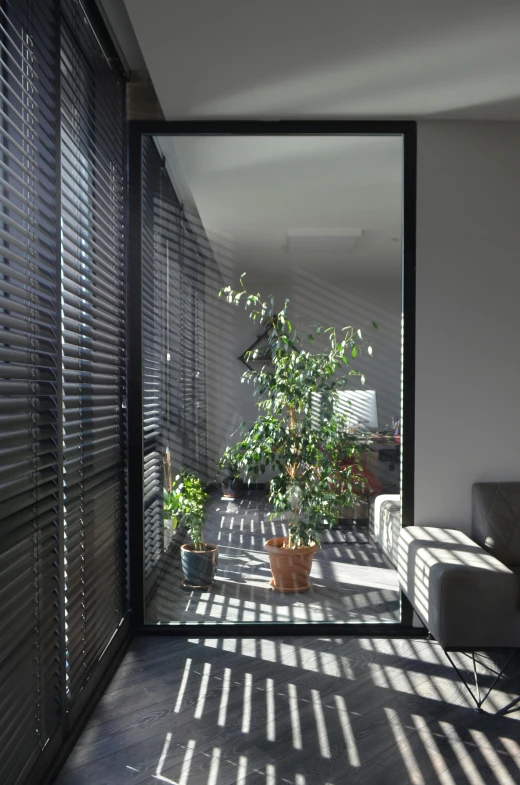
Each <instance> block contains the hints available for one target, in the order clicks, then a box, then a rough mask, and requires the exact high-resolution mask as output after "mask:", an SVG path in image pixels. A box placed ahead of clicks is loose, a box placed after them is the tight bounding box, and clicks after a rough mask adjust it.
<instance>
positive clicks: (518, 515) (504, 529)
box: [472, 482, 520, 566]
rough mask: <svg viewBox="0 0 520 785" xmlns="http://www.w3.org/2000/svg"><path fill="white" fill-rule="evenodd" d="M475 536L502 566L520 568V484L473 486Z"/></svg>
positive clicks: (495, 483)
mask: <svg viewBox="0 0 520 785" xmlns="http://www.w3.org/2000/svg"><path fill="white" fill-rule="evenodd" d="M472 503H473V504H472V506H473V515H472V524H473V529H472V536H473V539H474V540H475V542H478V544H479V545H481V546H482V547H483V548H485V549H486V550H487V552H488V553H491V554H492V556H494V557H495V558H496V559H499V560H500V561H501V562H503V564H507V565H508V566H511V565H520V482H477V483H475V484H474V485H473V498H472Z"/></svg>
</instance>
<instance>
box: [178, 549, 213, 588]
mask: <svg viewBox="0 0 520 785" xmlns="http://www.w3.org/2000/svg"><path fill="white" fill-rule="evenodd" d="M181 566H182V571H183V573H184V578H185V580H186V585H187V586H193V587H195V588H198V589H206V588H208V586H211V584H212V583H213V579H214V577H215V573H216V571H217V566H218V546H217V545H206V548H205V550H203V551H196V550H194V546H193V543H191V542H185V543H184V545H182V546H181Z"/></svg>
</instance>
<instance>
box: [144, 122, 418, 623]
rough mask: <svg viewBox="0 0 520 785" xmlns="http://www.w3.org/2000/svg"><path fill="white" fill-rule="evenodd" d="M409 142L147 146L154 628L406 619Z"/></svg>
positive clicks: (301, 140) (148, 572) (147, 541)
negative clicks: (402, 588) (402, 584)
mask: <svg viewBox="0 0 520 785" xmlns="http://www.w3.org/2000/svg"><path fill="white" fill-rule="evenodd" d="M406 132H407V129H397V130H396V131H394V132H392V133H371V134H367V133H357V134H356V133H349V134H313V133H309V134H305V135H303V134H302V135H294V134H286V133H284V134H279V135H277V134H274V133H270V134H268V135H256V134H253V133H247V134H244V135H240V134H234V135H229V134H227V135H223V134H209V133H200V134H197V133H190V134H186V133H173V134H164V133H161V134H160V135H153V134H143V135H142V136H141V139H140V166H141V178H140V207H141V215H140V280H141V292H140V295H141V322H142V324H141V330H142V342H141V348H142V357H141V363H142V379H141V396H142V398H141V403H142V410H141V411H142V445H143V455H142V474H143V479H142V517H143V524H142V525H143V532H142V561H143V566H142V575H141V578H142V583H143V585H144V609H143V614H144V622H145V623H146V624H153V625H157V624H167V625H184V624H195V625H197V624H218V625H226V624H227V625H233V624H240V623H241V624H262V623H266V624H297V625H301V624H320V623H321V624H327V625H330V624H331V623H332V624H362V623H363V624H366V623H369V624H380V623H381V624H386V625H392V624H394V625H395V624H399V623H400V622H401V597H400V592H399V586H398V579H397V573H396V563H397V538H398V534H399V530H400V528H401V525H402V517H403V516H402V508H403V485H404V490H405V491H406V487H407V486H406V479H407V478H406V473H407V464H406V460H405V461H404V472H403V471H402V465H403V462H402V456H404V457H405V456H406V442H404V438H405V436H404V434H406V425H407V416H408V411H407V410H406V401H405V408H404V410H403V390H402V380H403V356H404V357H406V351H405V352H404V355H403V348H405V349H406V347H405V346H404V345H403V269H405V268H406V265H404V266H403V256H404V251H405V244H404V232H403V225H404V216H405V212H406V199H407V198H408V199H409V198H410V196H408V197H407V196H406V188H405V175H404V171H405V162H404V158H405V153H404V150H405V136H406ZM410 420H411V417H410ZM409 485H410V482H409V478H408V487H409ZM134 492H135V490H134ZM203 496H204V497H205V498H203ZM134 498H136V497H134ZM405 503H406V500H405ZM135 520H136V519H135V518H134V526H135ZM134 537H135V534H134Z"/></svg>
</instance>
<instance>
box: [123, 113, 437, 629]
mask: <svg viewBox="0 0 520 785" xmlns="http://www.w3.org/2000/svg"><path fill="white" fill-rule="evenodd" d="M308 135H324V136H327V135H329V136H334V135H346V136H348V135H358V136H359V135H360V136H386V135H388V136H400V137H401V138H402V139H403V162H404V183H403V264H402V312H403V348H402V374H403V380H402V406H403V410H404V411H406V426H405V427H404V428H403V435H402V456H403V457H402V470H403V474H402V488H401V491H402V507H401V512H402V525H403V526H411V525H413V519H414V486H415V479H414V466H415V291H416V284H415V281H416V191H417V185H416V180H417V174H416V172H417V128H416V123H415V122H414V121H409V120H395V121H394V120H388V121H387V120H369V121H364V120H281V121H257V120H185V121H182V120H181V121H161V120H134V121H131V122H130V123H129V189H130V192H129V209H130V233H129V240H130V247H129V333H128V342H129V360H130V377H129V390H128V411H129V424H130V427H129V488H130V495H129V508H130V520H129V525H130V539H129V546H130V562H131V572H130V600H131V606H132V629H133V631H134V632H138V633H140V634H147V635H173V636H175V635H179V636H182V635H186V634H187V632H188V631H189V633H190V634H194V635H197V634H203V635H216V636H219V637H225V636H230V637H236V636H237V635H239V636H241V637H246V636H255V635H258V634H261V635H266V636H277V635H280V634H281V633H282V628H281V626H280V625H279V624H274V623H263V622H258V623H240V624H228V623H221V624H215V623H201V624H189V625H185V624H169V623H166V622H165V623H162V624H149V623H146V608H145V590H144V585H145V581H144V566H143V565H144V530H143V469H144V466H143V407H142V403H143V400H142V385H143V375H142V329H143V325H142V312H141V305H142V304H141V241H142V214H141V193H142V190H141V189H142V176H143V173H142V158H141V148H142V139H143V137H145V136H154V137H157V136H158V137H160V136H260V137H261V136H308ZM400 599H401V620H400V622H398V623H389V622H384V623H378V624H363V623H346V622H345V623H343V624H342V623H334V624H331V623H322V622H320V623H309V624H300V623H294V624H291V625H284V626H283V634H284V635H287V634H290V635H309V634H312V635H348V636H350V635H354V636H355V635H359V636H370V635H378V636H380V637H399V636H401V637H403V636H410V637H422V636H424V634H425V630H424V629H421V628H420V627H416V626H414V625H413V609H412V606H411V604H410V602H409V600H408V599H407V597H406V596H405V595H404V593H403V592H402V591H401V592H400Z"/></svg>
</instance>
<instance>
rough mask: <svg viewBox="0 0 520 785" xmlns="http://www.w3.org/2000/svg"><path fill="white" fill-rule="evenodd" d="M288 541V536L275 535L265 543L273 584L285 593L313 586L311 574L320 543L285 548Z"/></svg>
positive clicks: (274, 587)
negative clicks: (303, 546)
mask: <svg viewBox="0 0 520 785" xmlns="http://www.w3.org/2000/svg"><path fill="white" fill-rule="evenodd" d="M286 542H287V537H273V539H272V540H267V542H266V543H265V544H264V549H265V550H266V551H267V553H268V554H269V562H270V565H271V572H272V574H273V577H272V580H271V586H272V587H273V589H276V591H281V592H284V593H289V592H299V591H306V590H307V589H310V588H311V586H312V583H311V582H310V580H309V575H310V572H311V568H312V557H313V556H314V554H315V552H316V551H317V550H318V545H317V544H316V543H314V545H309V546H307V547H305V548H284V547H283V545H284V544H285V543H286Z"/></svg>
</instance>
